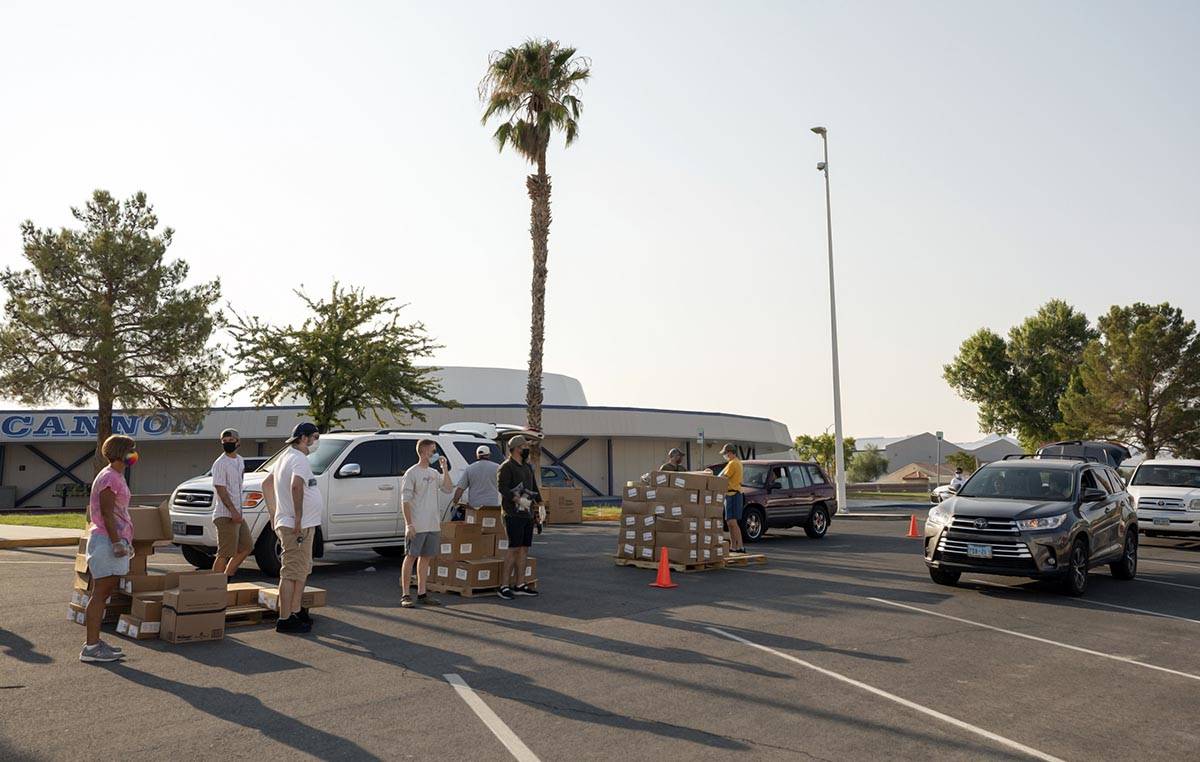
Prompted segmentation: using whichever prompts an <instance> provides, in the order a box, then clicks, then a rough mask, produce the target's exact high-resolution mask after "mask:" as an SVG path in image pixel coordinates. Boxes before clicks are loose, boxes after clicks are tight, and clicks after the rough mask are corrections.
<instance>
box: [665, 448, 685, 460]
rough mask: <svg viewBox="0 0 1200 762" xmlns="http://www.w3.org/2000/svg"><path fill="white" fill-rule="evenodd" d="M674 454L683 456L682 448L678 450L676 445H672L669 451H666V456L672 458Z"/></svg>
mask: <svg viewBox="0 0 1200 762" xmlns="http://www.w3.org/2000/svg"><path fill="white" fill-rule="evenodd" d="M676 455H678V456H679V457H683V450H680V449H679V448H678V447H672V448H671V451H670V452H669V453H667V457H668V458H674V457H675V456H676Z"/></svg>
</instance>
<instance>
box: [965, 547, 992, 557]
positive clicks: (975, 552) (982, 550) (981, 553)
mask: <svg viewBox="0 0 1200 762" xmlns="http://www.w3.org/2000/svg"><path fill="white" fill-rule="evenodd" d="M967 555H968V556H970V557H971V558H991V557H992V546H991V545H967Z"/></svg>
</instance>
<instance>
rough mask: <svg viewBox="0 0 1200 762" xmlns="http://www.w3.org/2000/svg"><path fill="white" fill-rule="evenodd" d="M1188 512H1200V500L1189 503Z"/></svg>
mask: <svg viewBox="0 0 1200 762" xmlns="http://www.w3.org/2000/svg"><path fill="white" fill-rule="evenodd" d="M1188 510H1189V511H1200V500H1193V501H1192V502H1190V503H1188Z"/></svg>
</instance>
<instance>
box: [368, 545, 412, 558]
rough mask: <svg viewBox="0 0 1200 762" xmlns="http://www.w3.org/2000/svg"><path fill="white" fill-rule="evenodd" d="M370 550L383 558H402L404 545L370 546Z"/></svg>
mask: <svg viewBox="0 0 1200 762" xmlns="http://www.w3.org/2000/svg"><path fill="white" fill-rule="evenodd" d="M371 550H373V551H375V552H376V553H378V554H379V555H381V556H383V557H384V558H403V557H404V546H403V545H385V546H383V547H380V548H371Z"/></svg>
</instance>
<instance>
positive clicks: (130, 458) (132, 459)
mask: <svg viewBox="0 0 1200 762" xmlns="http://www.w3.org/2000/svg"><path fill="white" fill-rule="evenodd" d="M137 462H138V454H137V450H134V451H133V452H131V453H129V454H127V455H126V456H125V465H127V466H132V465H133V464H134V463H137Z"/></svg>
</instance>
